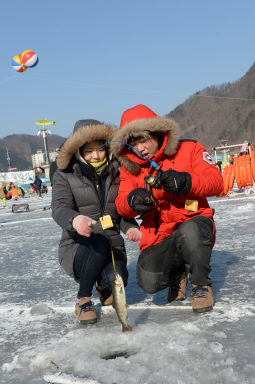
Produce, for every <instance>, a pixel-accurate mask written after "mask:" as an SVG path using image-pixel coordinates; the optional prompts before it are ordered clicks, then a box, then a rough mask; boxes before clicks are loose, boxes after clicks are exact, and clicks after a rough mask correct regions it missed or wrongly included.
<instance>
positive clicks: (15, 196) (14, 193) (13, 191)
mask: <svg viewBox="0 0 255 384" xmlns="http://www.w3.org/2000/svg"><path fill="white" fill-rule="evenodd" d="M10 192H11V195H12V198H13V200H14V201H17V200H18V197H19V192H18V189H17V188H16V187H15V185H14V184H13V183H11V191H10Z"/></svg>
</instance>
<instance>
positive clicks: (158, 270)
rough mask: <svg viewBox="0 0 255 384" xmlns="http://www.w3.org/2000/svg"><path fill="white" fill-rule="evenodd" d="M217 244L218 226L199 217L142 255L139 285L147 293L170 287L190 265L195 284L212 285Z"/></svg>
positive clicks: (192, 279) (139, 264) (138, 268)
mask: <svg viewBox="0 0 255 384" xmlns="http://www.w3.org/2000/svg"><path fill="white" fill-rule="evenodd" d="M213 242H214V224H213V221H212V220H211V219H209V218H208V217H205V216H196V217H195V218H193V219H191V220H188V221H186V222H184V223H182V224H180V225H179V227H178V228H177V229H176V230H175V231H174V232H173V233H172V234H171V235H170V236H168V237H167V238H166V239H164V240H163V241H162V242H161V243H159V244H156V245H154V246H152V247H149V248H147V249H145V250H144V251H142V252H141V254H140V256H139V258H138V263H137V271H136V277H137V283H138V285H139V286H140V287H141V288H142V289H143V290H144V291H145V292H147V293H155V292H157V291H160V290H162V289H164V288H166V287H168V286H171V282H172V281H174V280H175V279H176V277H177V276H179V275H181V274H182V273H183V272H184V270H185V264H189V265H190V272H191V283H192V284H198V285H211V283H212V281H211V280H210V279H209V277H208V275H209V273H210V271H211V268H210V265H209V264H210V257H211V252H212V247H213Z"/></svg>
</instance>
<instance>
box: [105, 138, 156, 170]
mask: <svg viewBox="0 0 255 384" xmlns="http://www.w3.org/2000/svg"><path fill="white" fill-rule="evenodd" d="M114 142H115V143H122V144H124V145H126V146H128V147H129V148H132V149H133V150H134V151H136V152H138V153H139V154H140V155H142V156H143V157H144V158H145V159H146V160H148V161H149V163H150V164H151V166H152V167H153V168H155V169H156V171H160V170H161V168H160V167H159V165H158V164H157V163H156V162H155V161H152V160H151V159H149V157H147V156H145V155H144V154H143V153H142V152H141V151H139V150H138V149H136V148H135V147H133V146H132V145H130V144H128V143H126V142H125V141H121V140H110V141H106V142H105V143H104V144H102V145H100V147H98V150H99V149H100V148H102V147H104V146H105V145H106V144H109V143H114Z"/></svg>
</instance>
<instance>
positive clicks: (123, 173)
mask: <svg viewBox="0 0 255 384" xmlns="http://www.w3.org/2000/svg"><path fill="white" fill-rule="evenodd" d="M134 179H138V178H136V177H134V176H132V175H131V173H129V172H128V171H127V170H126V169H125V168H124V167H122V166H121V167H120V187H119V192H118V196H117V198H116V200H115V204H116V207H117V211H118V213H119V214H120V215H121V216H124V217H127V218H133V217H136V216H137V212H135V211H133V210H132V209H131V208H130V206H129V205H128V201H127V196H128V194H129V193H130V192H131V191H133V189H135V188H138V186H137V183H136V182H135V180H134Z"/></svg>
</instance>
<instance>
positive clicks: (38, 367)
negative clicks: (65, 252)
mask: <svg viewBox="0 0 255 384" xmlns="http://www.w3.org/2000/svg"><path fill="white" fill-rule="evenodd" d="M50 199H51V196H50V194H48V196H47V197H44V198H43V199H42V200H37V199H36V197H31V198H28V199H26V202H28V203H29V205H30V212H27V213H17V214H14V213H11V204H12V203H11V202H9V201H8V202H7V204H8V206H7V208H6V209H3V208H2V207H0V233H1V236H0V246H1V252H0V287H1V289H0V342H1V348H0V360H1V370H0V383H1V384H2V383H3V384H43V383H45V382H44V380H43V376H44V375H47V374H48V375H49V374H54V373H56V372H57V371H58V370H61V371H62V372H64V373H65V374H70V375H74V376H76V377H78V378H88V379H93V380H96V381H98V382H99V383H101V384H113V383H118V384H124V383H125V384H156V383H159V384H172V383H173V384H197V383H199V384H200V383H202V384H203V383H207V384H211V383H213V384H215V383H216V384H217V383H219V384H225V383H226V384H228V383H229V384H230V383H231V384H233V383H239V384H240V383H241V384H242V383H248V384H250V383H251V384H252V383H255V366H254V362H255V294H254V286H255V284H254V275H255V263H254V260H255V244H254V239H255V198H254V196H252V195H251V196H248V197H246V196H244V197H243V198H238V199H234V198H232V199H231V198H229V199H220V198H216V197H215V198H211V199H210V200H211V206H212V207H214V208H215V221H216V225H217V241H216V245H215V247H214V250H213V254H212V259H211V266H212V272H211V277H212V279H213V281H214V284H213V291H214V295H215V300H216V306H217V308H218V309H215V310H214V311H212V312H210V313H206V314H202V315H198V314H194V313H193V312H192V310H191V309H189V308H188V309H185V310H179V309H178V305H179V306H181V307H183V306H185V305H187V306H190V305H191V298H190V293H189V295H188V298H187V299H186V300H185V301H184V302H182V303H180V304H178V305H177V304H176V303H173V305H172V307H173V306H174V307H176V306H177V308H175V309H169V310H161V309H155V308H154V309H153V310H152V309H150V306H151V305H153V306H154V307H155V305H159V306H162V305H165V303H166V297H167V291H166V290H164V291H162V292H160V293H158V294H156V295H146V294H145V293H144V292H143V291H142V290H141V289H140V288H139V287H138V286H137V285H136V281H135V267H136V260H137V256H138V253H139V251H138V247H137V245H133V244H132V243H126V246H127V251H128V260H129V264H128V269H129V284H128V287H127V289H126V295H127V302H128V304H130V305H131V308H130V309H128V314H129V322H130V325H132V327H133V332H129V333H122V332H121V325H120V323H119V322H118V319H117V316H116V314H115V313H114V312H111V311H109V313H107V312H106V313H104V311H101V307H100V304H99V300H98V298H97V296H96V294H94V302H95V304H96V310H97V312H98V315H99V317H100V321H98V323H97V324H96V325H93V326H88V327H87V328H86V327H84V328H83V327H81V326H79V325H78V324H77V322H76V319H75V315H74V304H75V300H76V293H77V284H76V283H75V282H74V281H73V280H72V279H71V278H69V277H68V276H67V275H65V273H64V272H63V271H62V269H61V267H60V266H59V264H58V256H57V249H58V242H59V238H60V232H61V231H60V228H59V227H58V226H57V225H56V224H55V223H54V221H53V220H52V219H51V211H50V210H42V208H43V207H49V206H50ZM133 305H135V306H138V305H142V306H143V307H142V309H139V310H134V309H132V306H133ZM168 307H171V304H168Z"/></svg>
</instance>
